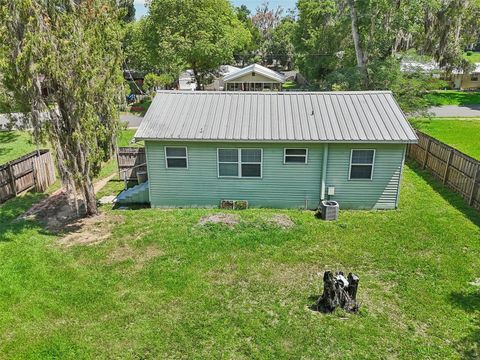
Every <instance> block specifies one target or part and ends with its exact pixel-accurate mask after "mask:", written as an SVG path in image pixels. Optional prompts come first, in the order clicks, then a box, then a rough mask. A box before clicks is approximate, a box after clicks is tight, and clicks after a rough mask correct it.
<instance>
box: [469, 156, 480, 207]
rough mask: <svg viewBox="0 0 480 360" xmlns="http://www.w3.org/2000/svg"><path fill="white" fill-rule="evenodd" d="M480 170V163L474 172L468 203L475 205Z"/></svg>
mask: <svg viewBox="0 0 480 360" xmlns="http://www.w3.org/2000/svg"><path fill="white" fill-rule="evenodd" d="M479 171H480V164H477V168H476V169H475V173H474V174H473V179H472V180H473V183H472V192H471V193H470V197H469V199H468V205H470V206H472V205H473V195H475V190H476V189H477V178H478V173H479Z"/></svg>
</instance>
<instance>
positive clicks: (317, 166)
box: [146, 141, 323, 209]
mask: <svg viewBox="0 0 480 360" xmlns="http://www.w3.org/2000/svg"><path fill="white" fill-rule="evenodd" d="M165 145H172V146H187V151H188V169H166V168H165V154H164V146H165ZM238 147H244V148H262V149H263V178H262V179H226V178H218V176H217V148H238ZM285 147H297V148H298V147H301V146H299V145H298V144H296V145H292V144H290V145H288V144H266V143H265V144H258V145H252V144H232V143H198V142H197V143H193V142H192V143H179V142H174V143H165V142H152V141H147V142H146V150H147V154H148V176H149V183H150V202H151V205H152V207H173V206H179V207H196V206H198V207H205V206H219V204H220V201H221V200H222V199H231V200H248V202H249V206H252V207H274V208H304V207H305V201H307V206H308V208H312V209H313V208H316V207H317V205H318V201H319V199H320V186H321V169H322V155H323V145H322V144H314V145H310V146H308V149H309V154H308V164H288V165H287V164H284V163H283V149H284V148H285ZM305 147H307V146H305Z"/></svg>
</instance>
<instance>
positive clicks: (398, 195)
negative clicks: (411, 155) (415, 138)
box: [395, 145, 409, 209]
mask: <svg viewBox="0 0 480 360" xmlns="http://www.w3.org/2000/svg"><path fill="white" fill-rule="evenodd" d="M407 146H409V145H405V147H404V148H403V157H402V167H401V168H400V176H399V178H398V185H397V194H396V196H395V209H398V201H399V200H400V186H401V185H402V180H403V167H404V166H405V157H406V154H407Z"/></svg>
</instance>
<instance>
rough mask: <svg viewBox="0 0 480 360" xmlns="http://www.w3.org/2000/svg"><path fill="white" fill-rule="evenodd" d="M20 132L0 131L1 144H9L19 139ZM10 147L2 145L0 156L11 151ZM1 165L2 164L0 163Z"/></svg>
mask: <svg viewBox="0 0 480 360" xmlns="http://www.w3.org/2000/svg"><path fill="white" fill-rule="evenodd" d="M19 137H20V134H19V133H18V132H15V131H0V144H9V143H13V142H15V141H17V139H18V138H19ZM11 151H12V149H11V148H10V147H0V156H4V155H6V154H8V153H9V152H11ZM0 165H1V164H0Z"/></svg>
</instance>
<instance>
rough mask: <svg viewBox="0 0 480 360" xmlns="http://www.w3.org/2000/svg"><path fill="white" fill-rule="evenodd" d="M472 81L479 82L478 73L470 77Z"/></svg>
mask: <svg viewBox="0 0 480 360" xmlns="http://www.w3.org/2000/svg"><path fill="white" fill-rule="evenodd" d="M470 80H471V81H478V74H477V73H474V74H472V75H471V76H470Z"/></svg>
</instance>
